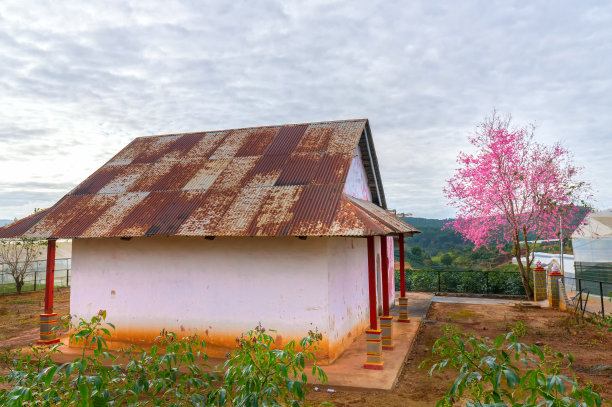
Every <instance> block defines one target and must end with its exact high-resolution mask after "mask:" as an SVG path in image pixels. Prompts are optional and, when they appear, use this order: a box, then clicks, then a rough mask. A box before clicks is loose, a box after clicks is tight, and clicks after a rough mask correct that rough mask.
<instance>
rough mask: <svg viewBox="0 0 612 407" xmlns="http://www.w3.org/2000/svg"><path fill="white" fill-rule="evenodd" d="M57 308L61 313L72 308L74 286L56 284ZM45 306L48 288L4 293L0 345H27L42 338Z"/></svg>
mask: <svg viewBox="0 0 612 407" xmlns="http://www.w3.org/2000/svg"><path fill="white" fill-rule="evenodd" d="M53 297H54V301H53V310H54V311H55V312H57V313H58V314H59V316H60V317H61V316H63V315H66V314H68V313H69V312H70V288H55V293H54V296H53ZM44 308H45V292H44V291H35V292H27V293H23V294H21V295H18V294H9V295H2V296H0V348H3V347H11V348H13V347H17V346H27V345H28V344H30V343H33V342H35V341H37V340H38V338H39V336H40V335H39V333H40V327H39V321H40V318H39V315H40V314H41V313H42V312H43V311H44Z"/></svg>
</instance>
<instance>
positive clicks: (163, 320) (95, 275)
mask: <svg viewBox="0 0 612 407" xmlns="http://www.w3.org/2000/svg"><path fill="white" fill-rule="evenodd" d="M418 232H419V231H418V230H417V229H415V228H414V227H412V226H410V225H408V224H407V223H405V222H404V221H402V220H401V219H400V218H398V217H397V216H396V215H395V214H393V213H391V212H390V211H387V207H386V201H385V193H384V189H383V185H382V181H381V177H380V171H379V166H378V162H377V158H376V152H375V150H374V145H373V141H372V136H371V132H370V126H369V123H368V120H367V119H363V120H348V121H335V122H324V123H309V124H298V125H284V126H270V127H257V128H247V129H234V130H224V131H212V132H203V133H190V134H172V135H163V136H153V137H140V138H137V139H135V140H134V141H132V142H131V143H130V144H129V145H128V146H126V147H125V148H124V149H123V150H121V151H120V152H119V153H118V154H117V155H116V156H114V157H113V158H112V159H111V160H110V161H108V162H107V163H106V164H104V165H103V166H102V167H101V168H100V169H99V170H97V171H96V172H94V173H93V174H92V175H91V176H90V177H89V178H87V179H86V180H85V181H83V182H82V183H81V184H79V185H78V186H77V187H76V188H74V189H73V190H72V191H71V192H70V193H68V194H67V195H66V196H64V197H63V198H62V199H61V200H60V201H59V202H57V203H56V204H55V205H54V206H53V207H51V208H49V209H47V210H44V211H41V212H38V213H36V214H34V215H32V216H30V217H28V218H25V219H22V220H20V221H17V222H15V223H13V224H12V225H9V226H7V227H5V228H3V229H0V238H9V237H19V236H27V237H32V238H40V239H49V240H50V242H53V241H54V239H60V238H71V239H73V247H72V251H73V256H72V290H71V298H70V311H71V313H72V314H76V315H77V316H78V317H90V316H91V315H95V314H96V313H97V312H98V310H99V309H105V310H106V311H107V313H108V319H109V321H111V322H113V323H114V324H115V325H116V327H117V328H116V332H115V333H114V334H113V343H114V346H121V345H122V344H125V343H137V344H148V343H151V342H152V341H153V339H154V338H155V337H156V336H157V335H158V334H159V332H160V331H161V330H162V329H166V330H171V331H176V332H177V333H178V334H180V335H189V334H198V335H199V336H200V337H201V338H203V339H205V340H206V342H207V344H208V349H209V352H210V353H211V355H212V356H215V355H219V356H222V355H224V354H225V352H227V351H228V350H229V349H231V348H233V346H234V344H235V338H236V337H238V336H239V335H240V334H241V333H242V332H245V331H246V330H248V329H252V328H253V327H254V326H255V325H256V324H257V323H258V322H261V323H262V324H263V325H264V326H265V327H267V328H273V329H275V330H277V332H278V334H277V335H278V336H277V344H278V345H282V344H284V343H286V342H287V341H289V340H293V339H296V340H297V339H300V338H301V337H303V336H304V335H305V334H306V332H307V331H308V330H310V329H312V330H314V329H315V328H317V329H318V330H319V332H321V333H322V334H323V342H322V344H321V351H320V352H319V358H322V359H324V360H327V361H329V362H332V361H333V360H335V359H336V358H337V357H338V356H339V355H340V354H341V353H342V351H343V350H344V349H345V348H346V347H347V346H348V345H349V344H350V343H351V342H352V341H353V340H354V338H355V337H357V336H359V335H360V334H361V333H362V332H363V331H364V330H366V329H367V328H368V326H369V328H371V329H370V330H369V331H368V332H369V334H368V335H369V336H368V338H369V339H368V340H369V342H368V346H369V350H368V363H366V367H370V368H381V367H382V361H381V359H380V350H379V347H380V345H381V341H382V342H383V343H382V344H383V345H384V341H385V340H387V345H388V346H392V345H391V337H392V334H391V333H390V332H391V329H392V328H391V325H392V323H391V320H392V318H391V317H390V316H389V307H390V306H392V305H393V303H394V300H395V298H394V293H395V290H394V272H393V267H394V262H393V244H394V243H393V236H399V238H400V241H401V242H403V240H402V239H403V236H404V235H406V236H411V235H412V234H414V233H418ZM52 246H53V245H52V244H50V245H49V247H50V250H51V248H52ZM401 248H402V249H403V243H402V244H401ZM49 255H50V256H51V255H52V254H49ZM50 263H51V264H52V263H53V262H50ZM402 265H403V264H402ZM49 272H50V273H52V270H51V271H49ZM51 299H52V294H51ZM377 303H378V304H382V314H383V316H382V318H383V320H384V321H385V322H384V323H383V327H384V328H385V329H386V331H385V332H387V334H385V333H384V332H381V330H380V329H378V326H377V324H378V322H377V314H378V313H377ZM43 315H47V316H48V315H54V314H52V306H51V307H50V308H49V307H46V313H45V314H43ZM41 318H42V317H41ZM49 318H51V317H49ZM45 321H46V320H45ZM41 332H42V331H41ZM370 342H372V343H374V345H371V346H370Z"/></svg>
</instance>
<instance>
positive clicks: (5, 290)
mask: <svg viewBox="0 0 612 407" xmlns="http://www.w3.org/2000/svg"><path fill="white" fill-rule="evenodd" d="M54 287H66V282H65V281H63V282H59V283H58V282H57V281H56V283H55V285H54ZM44 289H45V284H44V283H42V284H36V290H34V284H24V285H23V287H21V292H22V293H27V292H32V291H44ZM15 293H17V286H16V285H15V283H11V284H2V285H0V296H2V295H4V294H15Z"/></svg>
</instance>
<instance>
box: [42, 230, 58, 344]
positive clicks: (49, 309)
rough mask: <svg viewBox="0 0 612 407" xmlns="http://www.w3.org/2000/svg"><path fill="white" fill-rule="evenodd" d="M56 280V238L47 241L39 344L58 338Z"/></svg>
mask: <svg viewBox="0 0 612 407" xmlns="http://www.w3.org/2000/svg"><path fill="white" fill-rule="evenodd" d="M54 282H55V240H54V239H49V240H48V241H47V275H46V278H45V313H44V314H40V340H39V341H38V344H39V345H53V344H56V343H58V342H59V341H60V340H59V339H57V338H56V332H55V327H56V325H57V314H55V313H53V283H54Z"/></svg>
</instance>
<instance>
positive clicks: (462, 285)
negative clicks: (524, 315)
mask: <svg viewBox="0 0 612 407" xmlns="http://www.w3.org/2000/svg"><path fill="white" fill-rule="evenodd" d="M439 274H440V289H441V291H442V292H449V293H476V294H485V293H488V294H506V295H524V294H525V289H524V288H523V283H522V282H521V276H520V274H519V273H518V272H499V271H496V270H494V271H440V272H439ZM395 290H396V291H399V290H400V275H399V271H396V272H395ZM406 291H424V292H437V291H438V271H436V270H431V269H426V270H406Z"/></svg>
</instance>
